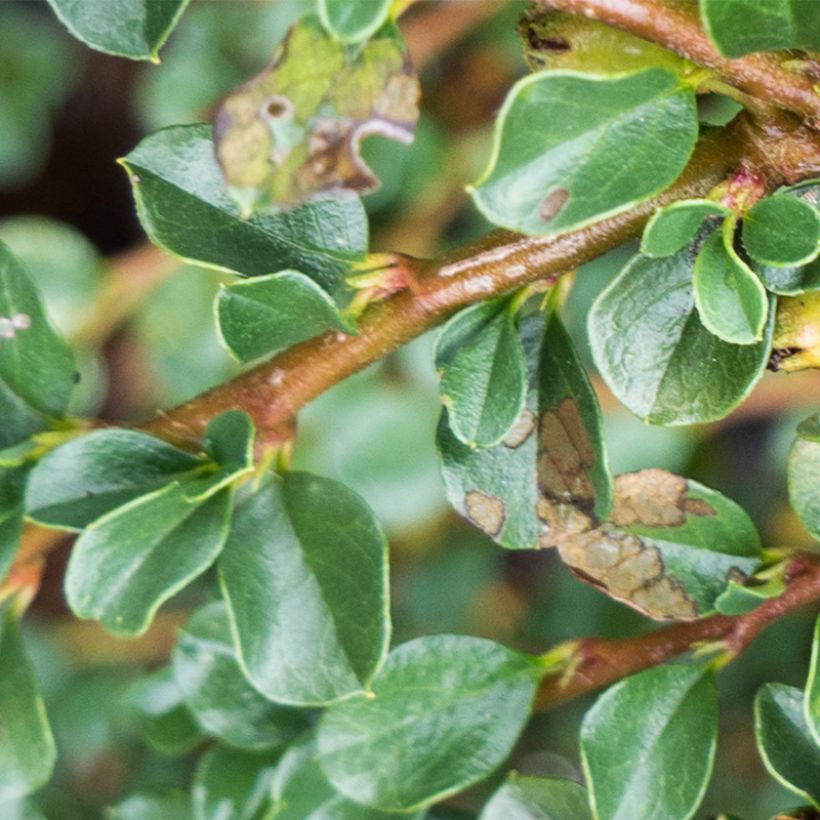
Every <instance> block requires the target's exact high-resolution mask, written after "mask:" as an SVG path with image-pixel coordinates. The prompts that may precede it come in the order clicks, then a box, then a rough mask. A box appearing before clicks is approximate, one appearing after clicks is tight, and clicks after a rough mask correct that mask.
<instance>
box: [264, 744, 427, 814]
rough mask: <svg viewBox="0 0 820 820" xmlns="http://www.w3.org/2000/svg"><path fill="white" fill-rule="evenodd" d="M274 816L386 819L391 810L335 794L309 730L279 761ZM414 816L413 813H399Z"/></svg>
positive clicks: (274, 782)
mask: <svg viewBox="0 0 820 820" xmlns="http://www.w3.org/2000/svg"><path fill="white" fill-rule="evenodd" d="M271 794H272V797H273V804H274V815H273V816H274V817H275V818H276V820H330V818H332V820H387V818H390V817H396V815H395V814H394V813H392V812H383V811H379V810H378V809H373V808H368V807H366V806H362V805H361V804H360V803H354V802H353V801H352V800H348V799H347V798H346V797H344V796H342V795H341V794H339V793H338V792H337V791H336V790H335V789H334V788H333V786H331V785H330V783H329V782H328V779H327V776H326V775H325V773H324V772H323V771H322V767H321V766H320V765H319V753H318V749H317V747H316V737H315V735H313V734H310V735H308V736H307V737H305V738H304V739H303V740H302V741H301V742H299V743H296V744H293V745H292V746H291V747H290V748H289V749H288V750H287V751H286V752H285V754H284V755H282V759H281V760H280V761H279V765H278V766H277V767H276V773H275V774H274V778H273V787H272V789H271ZM402 816H403V817H404V818H406V820H416V815H407V814H404V815H402Z"/></svg>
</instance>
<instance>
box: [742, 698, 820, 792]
mask: <svg viewBox="0 0 820 820" xmlns="http://www.w3.org/2000/svg"><path fill="white" fill-rule="evenodd" d="M755 735H756V736H757V747H758V750H759V751H760V756H761V757H762V758H763V762H764V763H765V764H766V768H767V769H768V770H769V774H771V775H772V777H774V778H775V779H776V780H778V781H779V782H780V783H782V784H783V785H784V786H785V787H786V788H787V789H788V790H789V791H792V792H794V793H795V794H798V795H800V797H802V798H804V799H808V800H810V801H811V802H812V803H814V805H815V807H818V806H820V777H818V772H820V744H818V743H817V742H816V741H815V739H814V738H813V737H812V735H811V732H810V731H809V727H808V725H807V724H806V718H805V716H804V713H803V693H802V692H801V691H800V690H799V689H797V688H795V687H794V686H786V685H785V684H782V683H767V684H766V685H765V686H762V687H761V688H760V689H759V690H758V692H757V697H755Z"/></svg>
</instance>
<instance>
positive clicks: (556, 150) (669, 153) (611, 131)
mask: <svg viewBox="0 0 820 820" xmlns="http://www.w3.org/2000/svg"><path fill="white" fill-rule="evenodd" d="M697 133H698V122H697V115H696V112H695V98H694V93H693V92H692V90H691V89H690V88H686V87H684V86H683V85H681V83H680V81H679V80H678V78H677V77H676V76H675V74H674V73H672V72H671V71H668V70H667V69H663V68H649V69H646V70H644V71H639V72H636V73H633V74H627V75H619V76H614V77H610V78H603V77H598V78H596V77H588V76H584V75H583V74H578V73H575V72H571V71H545V72H541V73H539V74H533V75H532V76H530V77H525V78H524V79H522V80H519V81H518V82H517V83H516V84H515V86H513V88H512V90H511V91H510V93H509V94H508V96H507V99H506V101H505V103H504V106H503V107H502V109H501V113H500V115H499V117H498V119H497V120H496V125H495V138H494V145H493V153H492V157H491V159H490V163H489V166H488V168H487V170H486V171H485V172H484V175H483V176H482V177H481V178H480V179H479V180H478V181H477V182H476V183H475V187H474V188H473V189H472V194H473V199H474V200H475V202H476V205H477V206H478V207H479V209H480V210H481V212H482V213H483V214H484V215H485V216H486V217H487V218H488V219H489V220H490V221H491V222H493V223H495V224H496V225H501V226H503V227H506V228H511V229H512V230H516V231H522V232H523V233H528V234H533V235H538V236H554V235H556V234H559V233H562V232H565V231H569V230H571V229H574V228H579V227H581V226H583V225H587V224H589V223H590V222H593V221H595V220H597V219H601V218H603V217H605V216H610V215H612V214H616V213H619V212H620V211H623V210H626V209H627V208H630V207H633V206H634V205H636V204H637V203H640V202H643V201H645V200H646V199H648V198H649V197H651V196H653V195H654V194H656V193H657V192H658V191H661V190H663V189H664V188H666V187H667V186H668V185H670V184H671V183H672V182H674V180H675V178H676V177H677V176H678V174H680V172H681V171H682V170H683V168H684V166H685V165H686V162H687V161H688V159H689V155H690V154H691V152H692V149H693V147H694V145H695V139H696V138H697Z"/></svg>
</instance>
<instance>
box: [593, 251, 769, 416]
mask: <svg viewBox="0 0 820 820" xmlns="http://www.w3.org/2000/svg"><path fill="white" fill-rule="evenodd" d="M692 263H693V260H692V257H691V254H690V251H689V250H688V249H686V250H683V251H680V252H678V253H677V254H675V255H674V256H670V257H666V258H664V259H648V258H647V257H645V256H640V255H639V256H636V257H635V258H634V259H632V261H630V262H629V264H627V266H626V267H625V268H624V269H623V270H622V271H621V273H620V274H618V276H617V277H615V279H614V280H613V281H612V283H611V284H610V285H609V286H608V287H607V288H606V289H605V290H604V291H603V292H602V293H601V295H600V296H599V297H598V299H597V300H596V302H595V304H594V305H593V307H592V309H591V311H590V313H589V320H588V328H589V337H590V344H591V346H592V352H593V355H594V358H595V364H596V365H597V367H598V369H599V370H600V372H601V375H602V376H603V378H604V380H605V381H606V383H607V385H608V386H609V388H610V389H611V390H612V392H613V393H614V394H615V395H616V396H617V397H618V399H619V400H620V401H621V402H623V404H625V405H626V406H627V407H628V408H629V409H630V410H631V411H632V412H633V413H635V414H636V415H637V416H639V417H640V418H642V419H643V420H644V421H648V422H649V423H650V424H665V425H671V424H701V423H705V422H709V421H715V420H716V419H720V418H722V417H723V416H725V415H727V414H728V413H729V412H730V411H731V410H733V409H734V408H735V407H736V406H737V405H738V404H740V402H741V401H743V399H744V398H745V397H746V396H747V395H748V394H749V392H750V391H751V389H752V387H753V386H754V384H755V383H756V382H757V380H758V379H759V378H760V376H761V375H762V373H763V370H764V368H765V366H766V363H767V361H768V358H769V350H770V346H771V334H772V327H773V319H774V310H772V309H771V308H770V309H769V322H768V324H767V326H766V328H765V329H764V332H763V339H762V341H760V342H759V343H757V344H754V345H734V344H729V343H728V342H724V341H723V340H722V339H719V338H717V337H716V336H713V335H712V334H711V333H709V331H707V330H706V328H704V326H703V324H702V323H701V321H700V319H699V318H698V315H697V312H696V310H695V304H694V297H693V294H692V285H691V277H692Z"/></svg>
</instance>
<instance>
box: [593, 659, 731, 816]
mask: <svg viewBox="0 0 820 820" xmlns="http://www.w3.org/2000/svg"><path fill="white" fill-rule="evenodd" d="M716 739H717V690H716V688H715V679H714V675H713V673H712V672H711V670H709V669H708V668H707V667H704V666H702V665H696V664H669V665H664V666H658V667H655V668H654V669H648V670H647V671H645V672H641V673H639V674H637V675H633V676H632V677H630V678H627V679H626V680H623V681H621V682H620V683H617V684H615V686H613V687H611V688H610V689H608V690H607V691H606V692H605V693H604V694H603V695H602V696H601V697H599V698H598V700H597V701H596V703H595V705H594V706H593V707H592V709H590V710H589V711H588V712H587V713H586V715H585V716H584V721H583V724H582V726H581V761H582V763H583V766H584V772H585V774H586V778H587V783H588V784H589V789H590V802H591V805H592V807H593V814H594V816H595V817H596V818H599V820H616V818H618V820H626V818H629V820H655V818H658V817H665V818H680V820H685V818H689V817H692V815H693V814H694V812H695V810H696V809H697V807H698V806H699V805H700V802H701V800H702V799H703V795H704V792H705V791H706V786H707V785H708V783H709V778H710V777H711V774H712V766H713V763H714V757H715V743H716ZM683 749H685V750H686V753H685V754H682V753H681V750H683Z"/></svg>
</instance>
